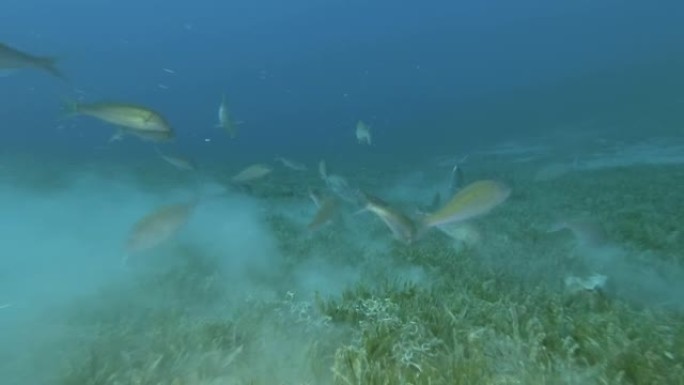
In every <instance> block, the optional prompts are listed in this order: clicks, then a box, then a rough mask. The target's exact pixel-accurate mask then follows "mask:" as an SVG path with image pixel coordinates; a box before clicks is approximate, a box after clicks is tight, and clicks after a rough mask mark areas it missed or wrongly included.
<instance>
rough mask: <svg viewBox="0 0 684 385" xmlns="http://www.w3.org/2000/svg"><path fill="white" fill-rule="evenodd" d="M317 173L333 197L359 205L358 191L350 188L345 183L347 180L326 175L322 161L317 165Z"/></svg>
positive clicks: (325, 167)
mask: <svg viewBox="0 0 684 385" xmlns="http://www.w3.org/2000/svg"><path fill="white" fill-rule="evenodd" d="M318 173H319V174H320V176H321V179H323V181H324V182H325V184H326V186H327V187H328V189H330V191H332V192H333V193H334V194H335V195H337V196H338V197H340V198H342V199H343V200H344V201H346V202H348V203H352V204H358V203H359V194H358V191H357V190H356V189H354V188H352V187H351V186H350V185H349V182H347V179H346V178H344V177H343V176H340V175H334V174H328V167H327V165H326V163H325V161H324V160H321V161H320V162H319V163H318Z"/></svg>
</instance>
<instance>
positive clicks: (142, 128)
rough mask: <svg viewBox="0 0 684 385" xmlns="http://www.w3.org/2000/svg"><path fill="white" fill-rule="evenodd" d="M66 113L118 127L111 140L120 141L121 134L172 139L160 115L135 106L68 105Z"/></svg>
mask: <svg viewBox="0 0 684 385" xmlns="http://www.w3.org/2000/svg"><path fill="white" fill-rule="evenodd" d="M67 112H68V115H70V116H75V115H87V116H91V117H93V118H96V119H99V120H102V121H104V122H107V123H111V124H114V125H116V126H118V127H119V131H118V132H117V133H116V134H115V135H114V136H113V137H112V139H111V140H117V139H121V136H122V135H123V134H133V135H135V136H138V137H140V138H142V139H147V140H152V141H157V142H161V141H167V140H171V139H173V137H174V132H173V129H172V128H171V126H170V125H169V123H168V122H167V121H166V119H165V118H164V117H163V116H162V115H160V114H159V113H157V112H155V111H153V110H151V109H149V108H147V107H143V106H139V105H135V104H125V103H92V104H80V103H68V105H67Z"/></svg>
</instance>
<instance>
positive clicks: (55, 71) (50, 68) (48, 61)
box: [36, 57, 68, 80]
mask: <svg viewBox="0 0 684 385" xmlns="http://www.w3.org/2000/svg"><path fill="white" fill-rule="evenodd" d="M36 65H37V66H38V67H39V68H41V69H42V70H44V71H46V72H48V73H49V74H50V75H52V76H54V77H57V78H60V79H62V80H68V79H67V77H66V76H65V75H64V73H63V72H62V71H61V70H60V69H59V68H58V67H57V59H56V58H54V57H41V58H38V61H37V62H36Z"/></svg>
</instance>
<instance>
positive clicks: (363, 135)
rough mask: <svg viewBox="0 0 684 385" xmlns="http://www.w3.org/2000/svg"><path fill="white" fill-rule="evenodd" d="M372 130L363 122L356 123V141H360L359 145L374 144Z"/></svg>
mask: <svg viewBox="0 0 684 385" xmlns="http://www.w3.org/2000/svg"><path fill="white" fill-rule="evenodd" d="M370 129H371V126H369V125H367V124H366V123H364V122H363V121H361V120H359V121H358V122H357V123H356V140H358V141H359V144H367V145H369V146H370V145H371V144H372V142H373V137H372V135H371V131H370Z"/></svg>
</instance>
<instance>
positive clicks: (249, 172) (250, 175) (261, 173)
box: [231, 163, 273, 184]
mask: <svg viewBox="0 0 684 385" xmlns="http://www.w3.org/2000/svg"><path fill="white" fill-rule="evenodd" d="M272 171H273V169H272V168H271V167H269V166H267V165H265V164H262V163H257V164H253V165H251V166H249V167H247V168H245V169H244V170H242V171H240V172H239V173H238V174H236V175H235V176H233V177H232V178H231V181H232V182H233V183H237V184H242V183H250V182H253V181H255V180H257V179H261V178H263V177H265V176H266V175H268V174H270V173H271V172H272Z"/></svg>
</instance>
